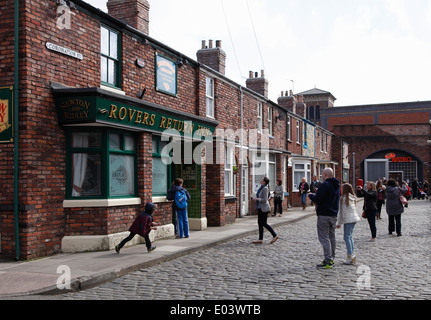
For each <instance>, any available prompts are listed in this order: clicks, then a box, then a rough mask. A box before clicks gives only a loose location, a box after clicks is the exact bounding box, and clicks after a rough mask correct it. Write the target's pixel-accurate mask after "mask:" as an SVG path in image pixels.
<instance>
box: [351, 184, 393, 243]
mask: <svg viewBox="0 0 431 320" xmlns="http://www.w3.org/2000/svg"><path fill="white" fill-rule="evenodd" d="M386 190H387V188H386ZM357 196H358V197H360V198H364V208H363V209H364V212H365V215H366V217H367V220H368V224H369V225H370V230H371V239H370V241H374V240H376V237H377V227H376V217H377V189H376V184H375V183H374V182H370V181H368V182H367V191H365V190H364V189H363V188H362V187H361V186H358V187H357Z"/></svg>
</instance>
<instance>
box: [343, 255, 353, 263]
mask: <svg viewBox="0 0 431 320" xmlns="http://www.w3.org/2000/svg"><path fill="white" fill-rule="evenodd" d="M355 263H356V256H355V255H351V256H350V255H348V256H347V260H345V261H343V264H345V265H348V266H350V265H354V264H355Z"/></svg>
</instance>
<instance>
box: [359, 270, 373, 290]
mask: <svg viewBox="0 0 431 320" xmlns="http://www.w3.org/2000/svg"><path fill="white" fill-rule="evenodd" d="M356 274H358V275H360V276H359V277H358V280H357V281H356V287H357V288H358V290H370V289H371V268H370V267H369V266H366V265H360V266H359V267H358V270H356Z"/></svg>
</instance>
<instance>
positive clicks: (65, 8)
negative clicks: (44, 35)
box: [57, 0, 75, 30]
mask: <svg viewBox="0 0 431 320" xmlns="http://www.w3.org/2000/svg"><path fill="white" fill-rule="evenodd" d="M57 3H58V4H59V6H58V7H57V15H60V16H58V17H57V28H58V29H60V30H63V29H67V30H69V29H70V28H71V24H72V16H74V15H75V13H74V12H72V9H73V8H75V5H74V4H73V3H72V2H69V1H65V0H57ZM68 3H69V4H70V6H69V5H68Z"/></svg>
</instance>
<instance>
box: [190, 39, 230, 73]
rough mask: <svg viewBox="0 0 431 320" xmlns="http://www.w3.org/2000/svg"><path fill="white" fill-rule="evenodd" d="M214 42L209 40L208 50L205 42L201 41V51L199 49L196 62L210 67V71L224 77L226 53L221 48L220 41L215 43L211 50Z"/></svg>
mask: <svg viewBox="0 0 431 320" xmlns="http://www.w3.org/2000/svg"><path fill="white" fill-rule="evenodd" d="M213 44H214V41H213V40H209V48H208V47H207V45H206V41H205V40H202V49H200V50H199V51H198V52H197V53H196V56H197V58H198V62H199V63H201V64H204V65H206V66H207V67H210V68H211V69H213V70H215V71H217V72H219V73H221V74H222V75H225V73H226V53H225V52H224V51H223V49H222V48H221V40H217V41H216V46H215V48H213Z"/></svg>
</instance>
